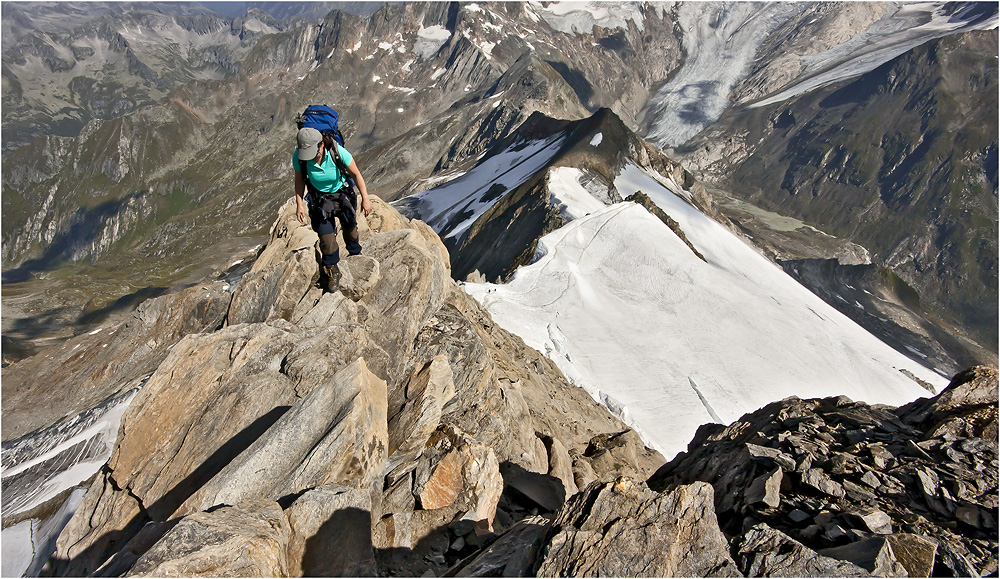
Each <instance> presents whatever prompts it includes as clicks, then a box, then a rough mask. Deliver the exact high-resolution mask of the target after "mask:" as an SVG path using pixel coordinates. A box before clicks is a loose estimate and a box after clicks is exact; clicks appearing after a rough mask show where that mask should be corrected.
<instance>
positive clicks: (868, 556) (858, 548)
mask: <svg viewBox="0 0 1000 579" xmlns="http://www.w3.org/2000/svg"><path fill="white" fill-rule="evenodd" d="M819 554H820V555H823V556H826V557H833V558H834V559H840V560H842V561H850V562H851V563H854V564H855V565H857V566H859V567H861V568H862V569H864V570H866V571H868V572H869V573H871V574H872V575H874V576H876V577H901V576H903V575H906V568H905V567H903V566H902V565H901V564H900V563H899V561H898V560H897V559H896V555H895V554H894V553H893V550H892V545H891V544H890V543H889V541H888V540H886V538H885V537H876V538H874V539H867V540H864V541H857V542H854V543H850V544H847V545H843V546H840V547H833V548H830V549H821V550H820V551H819Z"/></svg>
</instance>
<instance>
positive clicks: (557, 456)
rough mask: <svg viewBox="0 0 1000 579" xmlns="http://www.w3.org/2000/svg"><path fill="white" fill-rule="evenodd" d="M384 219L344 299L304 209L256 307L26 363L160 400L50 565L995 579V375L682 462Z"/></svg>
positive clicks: (775, 420) (139, 330)
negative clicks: (323, 281)
mask: <svg viewBox="0 0 1000 579" xmlns="http://www.w3.org/2000/svg"><path fill="white" fill-rule="evenodd" d="M373 204H374V211H373V213H372V214H371V215H370V216H368V217H367V218H364V217H363V216H362V217H361V224H360V228H361V233H362V235H361V239H362V244H363V246H364V252H363V254H362V255H359V256H351V257H348V258H346V259H345V260H344V261H343V262H342V263H341V264H340V267H341V269H342V270H343V274H344V275H343V277H342V287H341V289H340V291H337V292H324V291H322V290H321V289H319V287H318V286H317V280H318V275H319V274H318V265H317V264H318V262H317V253H316V252H317V244H318V240H317V238H316V235H315V233H313V231H312V229H311V228H309V227H308V226H303V225H301V224H299V223H298V222H297V220H296V218H295V211H294V208H295V204H294V202H293V200H289V201H288V202H287V203H286V204H285V205H284V206H283V208H282V209H281V211H280V213H279V216H278V219H277V220H276V221H275V223H274V225H273V226H272V228H271V233H270V239H269V241H268V243H267V245H266V246H265V247H264V248H262V249H261V251H260V252H259V254H258V255H257V257H256V259H255V261H254V263H253V265H252V267H251V268H250V270H249V271H248V272H247V273H246V274H245V275H244V276H243V278H242V279H241V280H240V281H239V283H238V284H237V285H236V287H235V288H232V289H231V288H228V287H226V288H225V289H223V288H222V287H218V288H215V289H214V290H213V289H210V288H209V287H197V288H192V289H191V290H187V291H186V292H181V293H179V294H171V295H167V296H162V297H160V298H156V299H155V300H151V301H150V302H149V304H148V305H147V306H145V307H144V308H141V309H140V310H139V312H137V314H136V316H135V319H132V320H130V321H128V322H126V323H123V324H122V325H121V326H118V327H114V328H109V329H108V330H106V333H107V336H105V337H104V339H103V340H94V337H93V336H80V337H78V338H75V339H73V340H70V341H68V342H67V343H66V345H65V346H64V348H66V349H69V351H70V352H76V354H74V355H73V356H69V355H67V354H66V353H58V352H57V353H55V354H50V355H46V354H39V355H38V356H35V357H32V358H29V359H27V360H25V361H23V362H21V363H19V364H16V365H14V366H13V367H12V368H11V372H10V373H9V374H7V375H5V378H7V376H10V377H11V378H8V379H18V380H21V381H23V382H25V383H26V384H27V383H29V382H31V380H30V374H31V373H37V372H38V370H37V368H40V367H42V366H45V365H48V366H49V368H50V373H49V374H47V376H49V377H50V378H49V379H48V388H49V391H51V392H54V393H61V395H62V396H65V397H70V396H72V395H74V394H76V395H82V393H84V392H86V391H92V392H93V393H92V394H91V396H96V397H98V398H100V397H101V396H110V397H112V398H113V397H114V396H120V395H121V394H122V393H127V392H131V391H132V390H135V389H137V390H138V392H137V393H136V394H135V398H134V399H133V400H132V401H131V403H130V404H129V405H128V408H127V410H126V411H125V413H124V416H123V418H122V420H121V426H120V429H119V433H118V437H117V442H116V443H115V444H114V449H113V452H112V454H111V458H110V459H109V460H108V461H107V463H106V464H105V465H104V466H103V468H101V470H100V472H99V473H98V474H97V475H96V477H95V478H94V479H93V480H92V482H91V484H90V485H89V488H88V490H87V491H86V494H85V495H84V496H83V497H82V500H81V501H80V502H79V506H78V507H77V508H76V510H75V513H74V514H73V515H72V517H71V518H70V519H69V520H68V523H67V524H66V525H65V528H63V530H62V531H61V533H60V534H59V535H58V539H57V540H56V541H55V543H54V545H53V549H54V553H53V554H52V555H51V557H48V554H47V553H39V554H38V555H37V556H36V558H40V562H39V565H38V566H37V567H33V568H36V569H37V570H38V571H39V572H40V573H42V574H47V575H59V576H82V575H99V576H108V575H112V576H147V577H164V576H271V577H273V576H337V575H348V576H498V575H503V576H609V575H610V576H725V577H738V576H789V575H798V576H870V575H871V576H921V577H926V576H930V575H934V576H942V575H944V576H977V575H979V574H989V573H995V572H996V571H997V540H996V536H997V521H998V513H997V466H998V462H997V371H996V370H994V369H991V368H986V367H976V368H973V369H970V370H968V371H967V372H964V373H962V374H960V375H958V376H956V377H955V379H954V380H953V382H952V384H951V385H950V386H949V387H948V388H947V389H946V390H944V391H943V392H941V393H940V394H938V395H937V396H935V397H934V398H931V399H920V400H917V401H915V402H913V403H911V404H908V405H906V406H903V407H900V408H890V407H885V406H869V405H867V404H864V403H857V402H853V401H851V400H849V399H847V398H845V397H839V398H826V399H813V400H801V399H797V398H791V399H786V400H783V401H780V402H775V403H773V404H770V405H768V406H766V407H764V408H762V409H760V410H758V411H756V412H753V413H751V414H748V415H746V416H744V417H742V418H741V419H740V420H738V421H736V422H734V423H733V424H731V425H729V426H722V425H715V424H713V425H706V426H704V427H702V428H701V429H700V430H699V431H698V434H697V436H696V437H695V439H694V440H693V441H692V442H691V444H690V446H689V449H688V452H686V453H681V454H680V455H678V456H677V457H676V458H675V459H674V460H672V461H671V462H669V463H667V464H664V462H665V460H664V458H663V457H662V456H661V455H659V454H658V453H657V452H655V451H652V450H650V449H649V448H647V447H645V446H644V445H643V443H642V441H641V439H640V437H639V435H638V434H637V433H636V432H634V431H632V430H630V429H629V428H628V427H626V426H625V425H624V424H623V423H622V422H620V421H619V420H618V419H617V418H615V417H614V416H612V415H611V414H610V413H609V411H608V410H607V409H606V408H605V407H603V406H601V405H599V404H598V403H596V402H595V401H594V400H593V399H592V398H591V397H590V396H589V395H588V394H587V393H586V392H585V391H584V390H583V389H580V388H577V387H575V386H573V385H571V384H570V383H569V382H568V381H567V380H566V378H565V377H564V376H563V374H562V373H561V372H560V371H559V370H558V368H557V367H556V366H555V365H554V364H553V363H552V362H551V361H549V360H548V359H547V358H545V357H544V356H542V355H541V354H539V353H538V352H537V351H535V350H532V349H530V348H528V347H526V346H525V345H524V343H523V342H522V341H521V339H520V338H518V337H516V336H514V335H512V334H510V333H508V332H507V331H505V330H503V329H501V328H500V327H499V326H497V325H496V324H495V323H494V322H493V321H492V319H491V318H490V316H489V315H488V314H487V313H486V312H485V311H484V310H483V309H482V308H481V307H480V306H479V305H478V304H477V303H476V302H475V301H474V300H472V299H471V298H470V297H469V296H468V295H467V294H465V293H464V292H463V291H462V289H461V288H460V286H459V285H458V284H457V283H456V282H454V281H452V280H451V278H450V277H449V258H448V252H447V249H446V248H445V246H444V245H443V244H442V243H441V241H440V239H439V238H438V236H437V235H436V234H434V233H433V231H432V230H431V229H430V228H429V227H428V226H426V225H425V224H424V223H422V222H420V221H416V220H413V221H410V220H408V219H406V218H405V217H403V216H401V215H400V214H399V213H398V212H397V211H396V210H395V209H394V208H392V207H391V206H389V205H387V204H385V203H384V202H382V201H381V200H379V199H378V198H374V199H373ZM212 287H214V286H212ZM194 295H197V296H200V297H199V299H194V298H193V296H194ZM220 303H221V304H223V305H222V306H219V305H218V304H220ZM165 307H166V308H167V309H168V310H169V311H170V313H171V316H172V317H168V318H166V319H168V320H173V321H172V322H171V323H170V324H169V327H167V326H165V327H164V328H162V330H163V333H162V336H163V337H162V339H161V340H160V341H159V342H158V341H157V340H156V338H155V337H154V336H155V335H158V334H156V332H154V331H153V329H152V328H151V327H150V326H149V325H148V324H146V325H144V324H143V323H141V321H142V315H143V313H144V312H147V313H148V312H150V311H158V310H157V308H165ZM182 321H183V323H182ZM164 323H166V320H165V322H164ZM140 339H142V340H145V343H146V344H147V348H146V349H143V348H139V350H140V354H141V355H136V356H133V358H132V359H131V360H129V361H128V363H124V362H123V361H122V360H121V359H117V358H115V357H111V358H104V357H102V356H107V354H106V353H107V352H108V351H111V352H115V351H119V349H121V348H125V347H127V346H129V345H130V344H134V343H135V342H136V340H140ZM160 349H162V350H163V352H162V353H158V352H160ZM60 352H61V350H60ZM46 356H47V357H46ZM43 358H44V359H43ZM84 360H87V362H86V363H84ZM25 388H27V386H25ZM5 402H6V401H5ZM11 402H13V403H14V404H15V406H17V405H19V404H21V402H20V399H12V400H11ZM5 411H6V410H5ZM29 426H30V425H27V424H26V425H25V426H24V427H23V428H29ZM6 456H7V455H6V453H5V460H6ZM657 469H658V470H657ZM30 472H32V471H31V469H27V470H26V471H25V473H26V474H25V476H28V475H30ZM8 490H10V489H9V488H8V487H5V492H7V491H8ZM6 500H7V497H6V496H5V501H6Z"/></svg>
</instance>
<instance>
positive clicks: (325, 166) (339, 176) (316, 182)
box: [292, 145, 354, 193]
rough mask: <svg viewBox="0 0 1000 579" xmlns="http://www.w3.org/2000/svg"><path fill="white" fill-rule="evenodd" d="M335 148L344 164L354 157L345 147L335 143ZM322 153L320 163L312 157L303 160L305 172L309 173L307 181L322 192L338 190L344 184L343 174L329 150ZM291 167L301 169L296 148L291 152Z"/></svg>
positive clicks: (349, 162)
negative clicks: (321, 161)
mask: <svg viewBox="0 0 1000 579" xmlns="http://www.w3.org/2000/svg"><path fill="white" fill-rule="evenodd" d="M337 149H338V150H339V151H340V158H341V159H343V161H344V166H345V167H346V166H349V165H350V164H351V161H353V160H354V157H352V156H351V154H350V153H348V152H347V149H345V148H343V147H341V146H340V145H337ZM324 153H325V154H324V155H323V163H322V164H320V165H317V164H316V161H313V160H312V159H310V160H308V161H306V162H305V165H306V173H308V175H309V182H310V183H312V186H313V187H315V188H316V189H318V190H320V191H322V192H323V193H334V192H336V191H339V190H340V188H341V187H343V186H344V178H345V175H344V174H343V173H341V172H340V169H338V168H337V163H336V162H334V160H333V157H331V156H330V151H325V152H324ZM292 167H294V168H295V170H296V171H300V170H301V166H300V165H299V155H298V149H296V150H295V151H293V152H292Z"/></svg>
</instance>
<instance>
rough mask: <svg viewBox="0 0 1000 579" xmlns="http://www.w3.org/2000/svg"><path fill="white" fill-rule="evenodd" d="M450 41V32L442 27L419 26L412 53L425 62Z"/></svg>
mask: <svg viewBox="0 0 1000 579" xmlns="http://www.w3.org/2000/svg"><path fill="white" fill-rule="evenodd" d="M450 39H451V31H450V30H448V29H447V28H445V27H444V26H438V25H434V26H431V27H429V28H424V26H423V24H421V25H420V30H418V31H417V41H416V42H414V43H413V53H414V54H416V55H417V56H419V57H420V59H421V60H427V59H429V58H431V57H433V56H434V55H435V54H437V53H438V51H439V50H441V47H442V46H444V45H445V43H446V42H448V40H450Z"/></svg>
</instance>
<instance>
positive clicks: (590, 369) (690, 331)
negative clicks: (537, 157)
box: [464, 164, 947, 459]
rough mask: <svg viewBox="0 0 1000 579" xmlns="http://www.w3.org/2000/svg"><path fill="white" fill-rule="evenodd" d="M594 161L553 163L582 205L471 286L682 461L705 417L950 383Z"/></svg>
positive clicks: (872, 399) (650, 185)
mask: <svg viewBox="0 0 1000 579" xmlns="http://www.w3.org/2000/svg"><path fill="white" fill-rule="evenodd" d="M580 175H581V174H580V172H579V171H578V170H577V169H573V168H566V167H563V168H557V169H552V170H551V172H550V183H552V186H551V187H550V192H551V195H552V196H553V199H554V200H553V203H555V204H558V206H559V207H561V212H562V214H563V215H564V216H567V217H571V218H574V219H573V221H571V222H570V223H568V224H567V225H565V226H564V227H562V228H560V229H558V230H556V231H554V232H552V233H550V234H548V235H546V236H545V237H543V238H542V239H541V241H540V242H539V245H540V251H539V252H538V255H537V259H536V261H535V262H534V263H532V264H530V265H527V266H524V267H522V268H520V269H518V270H517V272H516V273H515V274H514V276H513V277H512V279H511V280H510V281H509V282H508V283H507V284H502V285H498V284H490V283H481V284H480V283H466V284H464V287H465V290H466V291H467V292H468V293H469V294H471V295H472V296H473V297H475V298H476V299H477V300H478V301H479V302H480V303H482V305H483V306H484V307H485V308H486V309H487V310H489V312H490V314H491V315H492V316H493V318H494V320H495V321H496V322H497V323H498V324H500V325H501V326H502V327H504V328H505V329H507V330H508V331H511V332H513V333H515V334H517V335H519V336H521V337H522V338H523V339H524V341H525V343H527V344H528V345H529V346H531V347H533V348H536V349H538V350H539V351H541V352H544V353H546V355H548V356H549V357H550V358H551V359H552V360H553V361H554V362H555V363H556V364H557V365H558V366H559V368H560V369H561V370H562V371H563V372H564V373H565V374H566V376H567V377H568V378H569V379H570V380H571V381H572V382H574V383H575V384H576V385H578V386H580V387H583V388H585V389H586V390H587V391H588V392H589V393H590V394H591V395H592V396H593V397H594V398H595V399H596V400H598V401H599V402H602V403H604V404H605V405H606V406H608V407H609V409H611V410H612V411H617V414H618V415H619V416H620V417H621V418H622V419H623V420H624V421H625V422H626V423H628V424H630V425H631V426H633V427H634V428H635V429H636V430H637V432H639V433H640V435H641V436H642V437H643V439H644V441H646V443H647V444H648V445H650V446H651V447H653V448H655V449H657V450H659V451H660V452H661V453H663V454H664V456H665V457H667V458H668V459H669V458H670V457H672V456H674V455H676V454H677V453H678V452H680V451H683V450H685V448H686V445H687V443H688V442H689V441H690V440H691V439H692V437H693V436H694V434H695V431H696V430H697V429H698V427H699V426H701V425H702V424H705V423H709V422H721V423H723V424H728V423H730V422H732V421H734V420H736V419H737V418H739V417H740V416H741V415H743V414H744V413H747V412H750V411H753V410H756V409H757V408H759V407H761V406H764V405H766V404H768V403H770V402H773V401H775V400H780V399H783V398H786V397H789V396H798V397H801V398H813V397H826V396H838V395H845V396H848V397H850V398H852V399H854V400H860V401H865V402H868V403H884V404H892V405H899V404H903V403H906V402H909V401H911V400H914V399H916V398H918V397H920V396H927V395H928V394H929V392H928V390H926V389H924V387H922V386H920V385H918V384H917V382H915V381H914V380H912V379H911V378H909V377H907V376H906V375H905V374H904V373H903V371H904V370H905V371H908V372H911V373H913V374H914V375H915V376H917V377H919V378H920V379H921V380H924V381H926V382H927V383H929V384H931V385H933V386H934V387H935V388H936V389H940V388H943V387H944V386H946V385H947V380H946V379H944V378H943V377H941V376H939V375H938V374H936V373H934V372H933V371H931V370H929V369H927V368H925V367H923V366H921V365H920V364H918V363H917V362H914V361H912V360H910V359H909V358H907V357H906V356H904V355H903V354H901V353H899V352H897V351H896V350H894V349H892V348H891V347H889V346H888V345H886V344H885V343H883V342H881V341H880V340H878V339H877V338H876V337H875V336H873V335H871V334H870V333H868V332H867V331H866V330H864V329H863V328H861V327H860V326H858V325H857V324H856V323H855V322H853V321H852V320H850V319H849V318H847V317H846V316H844V315H843V314H841V313H840V312H838V311H837V310H836V309H834V308H833V307H831V306H829V305H828V304H826V303H825V302H824V301H823V300H821V299H820V298H819V297H817V296H816V295H815V294H813V293H812V292H810V291H809V290H808V289H806V288H805V287H803V286H802V285H800V284H799V283H798V282H796V281H795V280H794V279H793V278H791V277H790V276H788V275H787V274H786V273H784V271H782V270H781V269H780V268H778V267H777V266H775V265H774V264H773V263H771V262H770V261H768V260H767V259H766V258H765V257H763V256H762V255H761V254H759V253H758V252H757V251H756V250H755V249H753V248H752V247H751V246H749V245H748V244H747V243H745V242H744V241H743V240H741V239H740V238H738V237H737V236H736V235H734V234H733V233H731V232H730V231H729V230H728V229H726V228H725V227H723V226H722V225H720V224H719V223H717V222H715V221H714V220H712V219H711V218H709V217H708V216H706V215H705V214H703V213H701V212H700V211H698V210H697V209H695V208H694V207H692V206H691V205H689V204H688V203H687V202H686V201H684V200H683V199H682V198H681V197H680V196H678V195H677V194H675V193H674V192H672V191H671V190H669V189H668V188H667V187H665V186H664V185H662V184H661V183H660V182H659V181H658V180H657V179H654V177H653V176H651V175H650V174H648V173H646V172H645V171H644V170H643V169H641V168H639V167H638V166H636V165H633V164H628V165H626V167H625V168H624V169H623V170H622V171H621V173H620V174H619V175H618V177H617V179H616V180H615V186H616V187H617V188H618V190H619V192H620V193H621V194H622V195H623V196H627V195H629V194H631V193H634V192H636V191H640V190H641V191H642V192H643V193H645V194H646V195H648V196H649V197H650V198H651V199H652V200H653V201H654V202H655V203H656V204H657V205H658V206H659V207H660V208H661V209H663V210H664V211H665V212H666V213H667V214H668V215H670V216H671V217H672V218H673V219H674V220H676V221H677V222H678V223H679V224H680V227H681V228H682V229H683V231H684V233H685V234H686V235H687V237H688V239H689V240H690V241H691V243H692V244H693V245H694V246H695V247H696V248H697V249H698V250H699V251H700V252H701V253H702V254H703V255H704V256H705V257H706V259H707V261H708V263H706V262H705V261H702V260H701V259H700V258H698V257H697V256H696V255H695V254H694V252H692V251H691V249H690V248H688V247H687V246H686V245H685V244H684V243H683V241H681V240H680V238H679V237H678V236H677V235H676V234H675V233H674V232H673V231H671V230H670V228H668V227H667V226H666V225H665V224H663V223H662V222H660V221H659V220H658V219H657V218H656V217H654V216H652V215H651V214H650V213H649V212H648V211H646V209H645V208H643V207H642V206H640V205H637V204H635V203H631V202H623V203H617V204H614V205H611V206H605V205H604V204H603V203H601V202H600V201H599V200H597V199H595V198H594V197H593V196H591V195H590V194H589V193H588V192H587V191H586V189H584V187H583V186H582V185H581V184H580Z"/></svg>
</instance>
